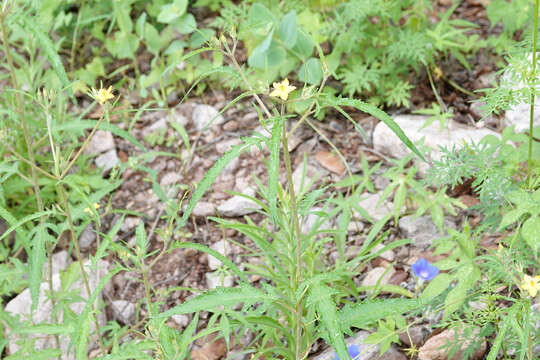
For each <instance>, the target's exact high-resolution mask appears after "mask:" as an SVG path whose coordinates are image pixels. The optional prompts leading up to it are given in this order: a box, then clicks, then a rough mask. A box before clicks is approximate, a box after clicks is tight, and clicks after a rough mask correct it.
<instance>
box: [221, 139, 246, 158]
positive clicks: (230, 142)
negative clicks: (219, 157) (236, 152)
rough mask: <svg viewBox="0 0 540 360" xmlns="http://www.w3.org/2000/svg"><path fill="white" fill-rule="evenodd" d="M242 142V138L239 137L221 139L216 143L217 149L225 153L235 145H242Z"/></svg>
mask: <svg viewBox="0 0 540 360" xmlns="http://www.w3.org/2000/svg"><path fill="white" fill-rule="evenodd" d="M241 143H242V140H240V139H238V138H235V139H229V140H225V141H220V142H218V143H217V144H216V151H217V152H218V153H219V154H225V153H226V152H227V151H229V150H230V149H232V147H233V146H236V145H240V144H241Z"/></svg>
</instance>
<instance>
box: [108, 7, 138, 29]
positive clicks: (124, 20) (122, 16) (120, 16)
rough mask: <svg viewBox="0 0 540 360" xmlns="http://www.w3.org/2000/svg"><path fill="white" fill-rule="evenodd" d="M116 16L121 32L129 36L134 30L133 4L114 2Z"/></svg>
mask: <svg viewBox="0 0 540 360" xmlns="http://www.w3.org/2000/svg"><path fill="white" fill-rule="evenodd" d="M113 5H114V15H115V16H116V22H117V23H118V28H119V29H120V31H121V32H123V33H127V34H129V33H130V32H131V30H133V23H132V21H131V16H130V15H129V13H130V11H131V4H130V3H129V2H125V1H124V2H119V1H114V2H113Z"/></svg>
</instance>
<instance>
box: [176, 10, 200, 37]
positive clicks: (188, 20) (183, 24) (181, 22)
mask: <svg viewBox="0 0 540 360" xmlns="http://www.w3.org/2000/svg"><path fill="white" fill-rule="evenodd" d="M172 25H173V26H174V28H175V29H176V30H178V32H179V33H180V34H186V35H187V34H191V33H192V32H194V31H195V30H197V20H195V17H194V16H193V15H191V14H184V15H183V16H182V17H181V18H180V19H178V21H175V22H174V23H173V24H172Z"/></svg>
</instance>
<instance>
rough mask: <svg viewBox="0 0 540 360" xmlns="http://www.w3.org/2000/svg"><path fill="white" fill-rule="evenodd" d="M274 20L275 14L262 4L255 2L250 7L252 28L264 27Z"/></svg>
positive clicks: (249, 17) (249, 18) (249, 19)
mask: <svg viewBox="0 0 540 360" xmlns="http://www.w3.org/2000/svg"><path fill="white" fill-rule="evenodd" d="M274 20H275V16H274V14H272V12H271V11H270V10H268V9H267V8H266V6H264V5H262V4H259V3H255V4H253V6H252V7H251V9H249V14H248V25H249V27H250V28H264V27H266V26H268V24H270V23H272V22H274Z"/></svg>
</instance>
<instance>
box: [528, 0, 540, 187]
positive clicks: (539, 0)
mask: <svg viewBox="0 0 540 360" xmlns="http://www.w3.org/2000/svg"><path fill="white" fill-rule="evenodd" d="M539 5H540V0H536V4H535V6H534V29H533V45H532V79H533V81H536V41H537V39H538V6H539ZM529 81H530V79H529ZM534 98H535V93H534V90H533V91H531V104H530V105H531V111H530V118H529V160H528V164H527V181H526V183H527V184H529V181H530V179H531V175H532V140H533V121H534Z"/></svg>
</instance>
